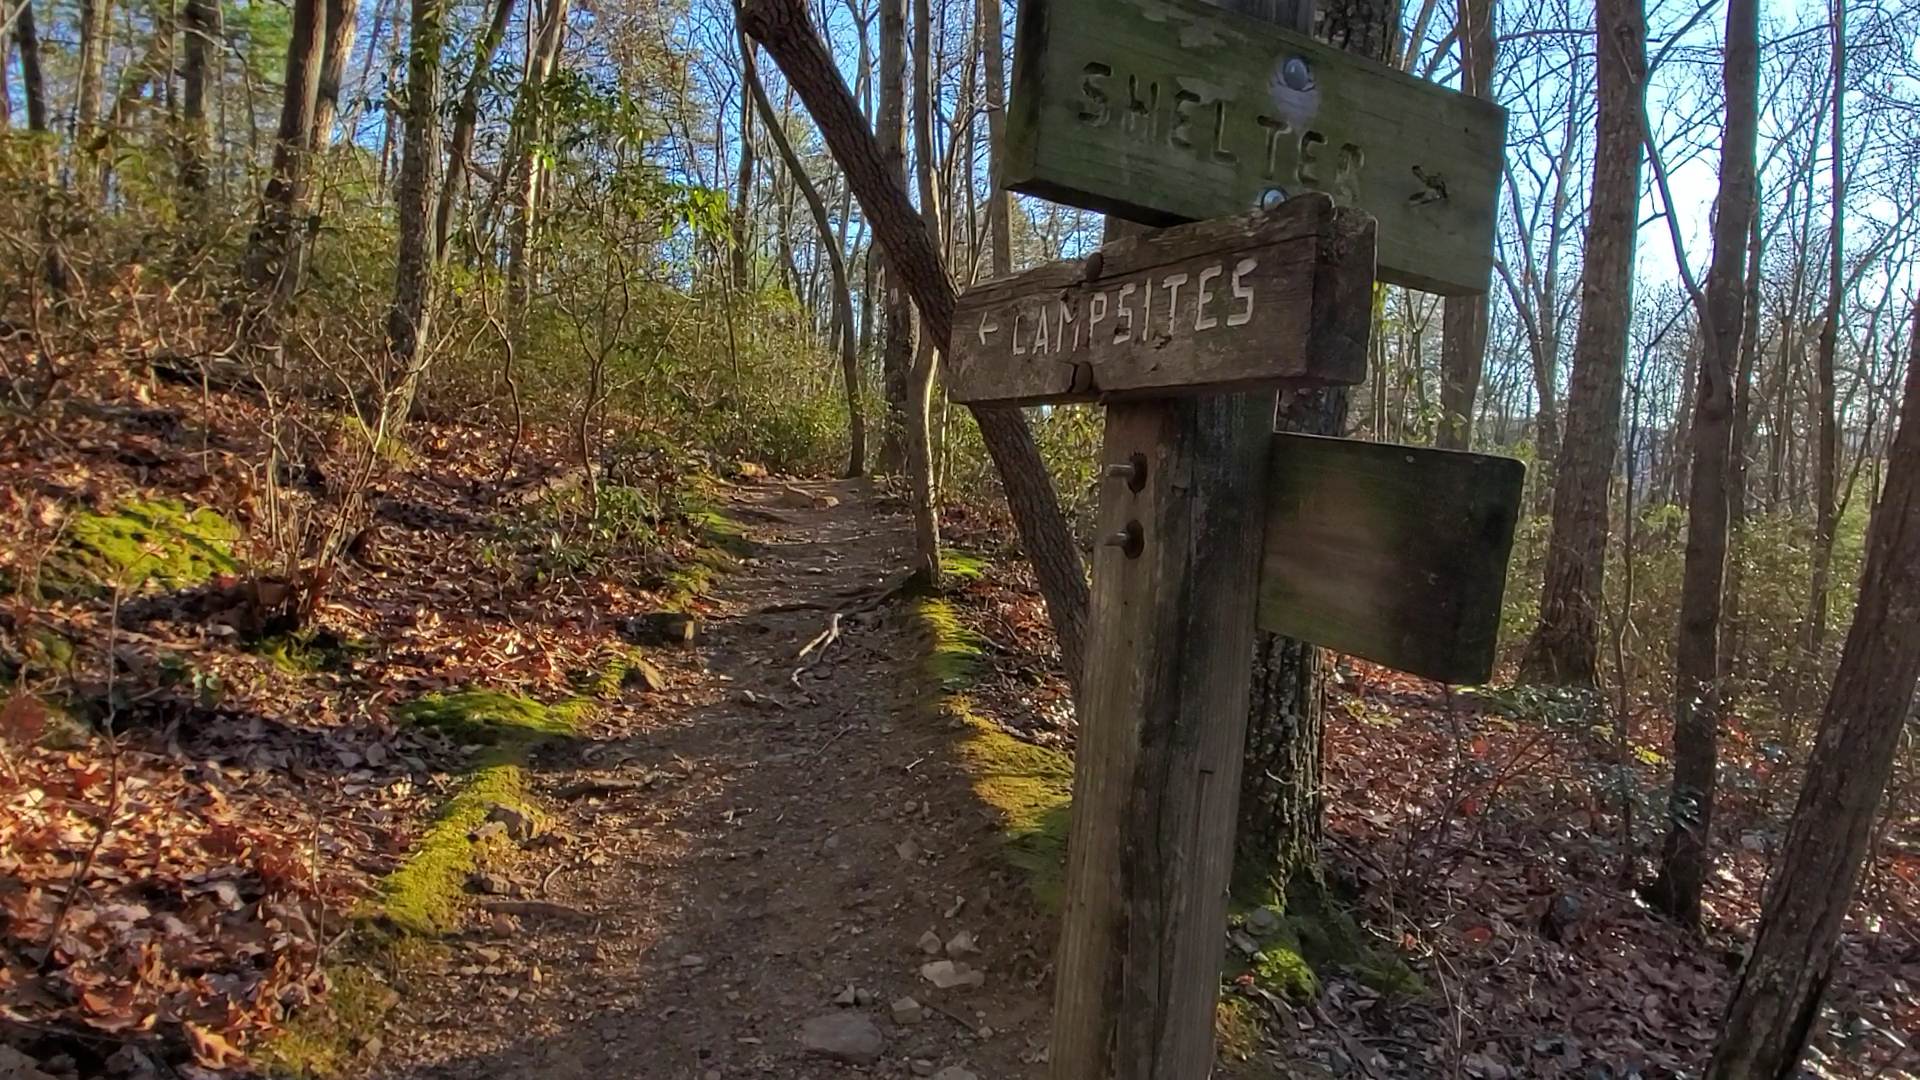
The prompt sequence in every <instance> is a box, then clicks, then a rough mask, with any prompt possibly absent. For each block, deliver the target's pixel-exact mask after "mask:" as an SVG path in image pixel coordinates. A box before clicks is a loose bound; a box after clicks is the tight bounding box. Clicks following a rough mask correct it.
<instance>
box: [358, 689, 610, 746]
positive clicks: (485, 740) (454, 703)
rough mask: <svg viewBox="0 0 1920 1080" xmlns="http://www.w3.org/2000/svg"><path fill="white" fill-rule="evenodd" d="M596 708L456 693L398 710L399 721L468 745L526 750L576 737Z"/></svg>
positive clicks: (431, 696)
mask: <svg viewBox="0 0 1920 1080" xmlns="http://www.w3.org/2000/svg"><path fill="white" fill-rule="evenodd" d="M592 708H593V705H592V703H591V702H588V701H584V700H581V699H579V698H573V699H570V700H567V701H562V702H560V703H558V704H555V705H547V704H544V703H542V702H539V701H535V700H534V699H532V698H530V697H525V696H522V695H520V694H511V693H506V692H504V691H500V690H480V689H473V690H454V691H450V692H448V693H444V694H427V695H426V696H424V697H419V698H415V699H414V700H412V701H409V702H407V703H406V704H405V705H402V706H400V707H399V708H398V709H395V710H394V719H396V720H398V721H400V722H401V723H403V724H417V725H419V726H421V727H430V728H433V729H435V730H438V731H444V732H446V733H447V734H448V735H449V736H451V737H452V738H455V739H458V740H460V741H462V742H465V743H468V744H473V745H479V746H493V747H524V746H526V745H529V744H531V743H534V742H537V741H539V740H541V739H550V738H556V737H561V736H566V735H571V734H573V733H574V731H575V730H577V729H578V728H579V726H580V724H581V722H582V721H584V720H585V719H586V716H587V714H588V713H589V712H590V711H591V710H592Z"/></svg>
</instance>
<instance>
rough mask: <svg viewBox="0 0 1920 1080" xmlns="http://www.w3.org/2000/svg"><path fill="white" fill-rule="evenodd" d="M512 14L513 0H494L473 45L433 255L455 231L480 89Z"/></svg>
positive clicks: (442, 253)
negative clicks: (476, 41)
mask: <svg viewBox="0 0 1920 1080" xmlns="http://www.w3.org/2000/svg"><path fill="white" fill-rule="evenodd" d="M512 18H513V0H494V2H493V18H492V19H490V20H488V22H487V28H486V31H485V32H484V33H482V34H481V35H480V40H479V42H478V43H477V44H476V45H475V46H474V49H473V70H472V71H471V72H469V73H468V74H467V86H466V89H465V90H464V91H462V92H461V94H460V105H459V107H458V108H456V109H455V110H454V113H453V136H452V138H450V139H449V140H448V141H447V172H446V178H445V179H444V180H442V181H441V184H440V198H439V201H438V202H437V203H436V204H435V206H434V211H433V257H434V260H435V261H436V262H442V261H445V259H446V257H447V239H448V237H449V236H450V235H451V233H452V231H453V210H454V206H455V204H456V203H458V202H459V201H460V194H461V188H462V186H464V184H465V183H466V179H467V165H468V162H467V159H468V157H470V156H471V155H472V153H473V133H474V129H475V128H476V127H478V126H479V123H480V89H481V87H483V86H485V85H486V80H487V73H488V72H489V71H490V70H491V69H492V67H493V54H494V53H496V52H498V51H499V49H500V42H501V40H502V39H504V38H505V37H506V36H507V23H508V22H509V21H511V20H512Z"/></svg>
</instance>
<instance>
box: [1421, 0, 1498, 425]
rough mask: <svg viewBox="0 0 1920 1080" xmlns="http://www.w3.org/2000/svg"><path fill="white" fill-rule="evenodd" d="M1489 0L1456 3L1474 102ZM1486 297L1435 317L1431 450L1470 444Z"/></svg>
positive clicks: (1483, 94) (1488, 51) (1489, 82)
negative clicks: (1436, 410) (1436, 398)
mask: <svg viewBox="0 0 1920 1080" xmlns="http://www.w3.org/2000/svg"><path fill="white" fill-rule="evenodd" d="M1494 3H1495V0H1461V2H1460V16H1459V24H1460V25H1459V26H1458V27H1456V28H1455V30H1454V33H1455V35H1456V36H1457V37H1458V38H1459V42H1460V52H1461V56H1462V61H1461V65H1460V89H1461V90H1463V91H1465V92H1466V93H1469V94H1472V95H1473V96H1475V97H1480V98H1489V99H1490V98H1491V97H1492V94H1493V65H1494V54H1495V48H1496V46H1495V42H1494V37H1493V8H1494ZM1489 306H1490V305H1489V301H1488V297H1487V296H1486V295H1485V294H1484V293H1483V294H1480V295H1477V296H1449V297H1447V299H1446V302H1445V309H1444V312H1443V314H1442V316H1441V322H1442V327H1441V332H1440V430H1439V433H1438V435H1437V437H1436V438H1435V440H1434V442H1435V445H1437V446H1439V447H1441V448H1443V449H1452V450H1465V449H1467V448H1468V447H1469V446H1471V445H1472V444H1473V399H1474V396H1475V395H1476V394H1477V393H1478V392H1479V390H1480V372H1481V366H1482V365H1483V364H1484V362H1485V360H1486V355H1487V316H1488V311H1489Z"/></svg>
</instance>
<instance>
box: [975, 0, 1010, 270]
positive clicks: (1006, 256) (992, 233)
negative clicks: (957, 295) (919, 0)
mask: <svg viewBox="0 0 1920 1080" xmlns="http://www.w3.org/2000/svg"><path fill="white" fill-rule="evenodd" d="M979 4H980V37H981V39H982V41H983V42H984V44H985V48H984V49H983V50H982V51H983V53H984V56H983V57H982V60H983V61H984V63H985V64H986V68H987V71H986V85H987V102H986V104H987V234H988V236H989V238H990V239H991V240H992V246H993V276H994V277H1006V276H1007V275H1008V274H1011V273H1013V226H1012V220H1011V219H1012V215H1011V214H1010V213H1009V211H1010V210H1011V209H1012V208H1011V206H1009V202H1010V200H1009V199H1008V197H1007V192H1006V189H1005V188H1004V187H1002V186H1001V184H1002V174H1003V171H1004V170H1003V165H1002V162H1003V161H1004V160H1005V158H1006V143H1007V135H1006V131H1007V64H1006V58H1005V56H1004V55H1003V54H1004V52H1005V51H1006V50H1005V45H1004V40H1005V38H1006V29H1005V27H1003V26H1002V25H1001V15H1000V0H979Z"/></svg>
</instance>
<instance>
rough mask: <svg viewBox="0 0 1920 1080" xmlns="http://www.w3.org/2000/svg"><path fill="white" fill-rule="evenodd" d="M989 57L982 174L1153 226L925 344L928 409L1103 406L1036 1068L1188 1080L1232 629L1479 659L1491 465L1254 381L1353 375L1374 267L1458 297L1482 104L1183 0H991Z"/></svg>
mask: <svg viewBox="0 0 1920 1080" xmlns="http://www.w3.org/2000/svg"><path fill="white" fill-rule="evenodd" d="M1221 2H1222V3H1223V4H1228V5H1231V6H1234V7H1237V8H1242V9H1246V10H1252V11H1256V12H1257V13H1259V14H1262V15H1267V16H1270V17H1272V18H1273V19H1275V20H1277V21H1284V22H1286V23H1287V24H1288V25H1290V26H1292V27H1295V28H1300V27H1305V26H1306V25H1308V24H1309V23H1310V19H1309V18H1308V12H1309V10H1310V6H1311V5H1310V0H1291V2H1289V0H1221ZM1014 70H1015V80H1014V92H1013V98H1012V101H1011V102H1010V103H1009V124H1008V129H1007V131H1008V144H1007V150H1008V153H1007V163H1006V173H1005V175H1006V177H1007V186H1009V187H1011V188H1013V189H1015V190H1018V191H1025V192H1028V193H1031V194H1036V195H1041V196H1044V197H1047V198H1052V199H1056V200H1059V201H1061V202H1067V203H1072V204H1074V205H1078V206H1083V207H1089V208H1092V209H1097V210H1102V211H1106V212H1108V213H1109V214H1110V215H1117V216H1119V217H1121V218H1125V219H1127V220H1129V221H1135V222H1141V223H1145V224H1148V225H1157V226H1170V227H1168V228H1165V229H1163V230H1162V231H1160V232H1157V233H1144V234H1139V235H1132V236H1126V237H1124V238H1119V239H1115V240H1114V242H1112V243H1109V244H1107V245H1105V246H1104V247H1103V248H1102V249H1101V250H1100V251H1099V252H1097V253H1095V254H1094V255H1092V256H1089V257H1088V258H1086V259H1082V260H1076V261H1072V262H1062V263H1056V264H1054V265H1051V266H1046V267H1041V268H1039V269H1036V270H1033V271H1031V272H1029V273H1026V274H1022V275H1019V276H1017V277H1013V278H1007V279H1003V280H1000V281H994V282H988V283H986V284H983V285H979V286H976V287H974V288H972V289H970V290H968V292H967V293H966V294H965V295H964V296H962V297H961V298H960V301H959V304H958V306H957V308H956V309H955V311H954V321H953V331H952V337H951V340H950V341H949V343H948V352H949V355H948V365H949V379H948V392H949V395H950V396H951V397H952V399H953V400H955V401H957V402H963V403H968V404H975V405H1002V406H1009V405H1032V404H1049V403H1059V402H1073V401H1098V402H1101V403H1103V404H1105V405H1106V406H1107V410H1106V433H1105V438H1104V442H1103V446H1102V453H1103V455H1104V465H1103V473H1102V475H1103V484H1102V487H1101V491H1100V543H1099V546H1098V547H1097V548H1096V549H1095V554H1094V559H1093V589H1092V596H1091V604H1090V607H1089V610H1088V624H1087V629H1088V642H1087V655H1086V669H1085V671H1084V672H1083V673H1082V679H1081V696H1080V701H1079V702H1078V706H1079V708H1078V712H1079V718H1080V733H1079V741H1078V746H1077V748H1076V753H1075V766H1074V784H1073V804H1072V806H1073V810H1072V824H1071V829H1070V833H1069V837H1068V846H1067V882H1066V898H1065V904H1064V906H1065V911H1064V913H1063V919H1062V931H1061V942H1060V949H1059V953H1058V956H1057V958H1056V962H1055V971H1054V979H1055V997H1054V1017H1053V1033H1052V1043H1051V1048H1050V1058H1049V1060H1050V1061H1051V1072H1050V1076H1051V1080H1202V1078H1204V1077H1206V1076H1208V1075H1209V1074H1210V1072H1211V1071H1212V1067H1213V1060H1214V1051H1213V1022H1214V1009H1215V1005H1216V1002H1217V1000H1218V994H1219V981H1220V973H1221V966H1222V939H1223V938H1224V936H1225V932H1226V906H1227V904H1226V899H1227V898H1226V890H1227V884H1228V881H1229V878H1230V875H1231V871H1232V860H1233V833H1234V826H1235V822H1236V809H1237V803H1238V800H1239V791H1240V769H1241V761H1240V758H1241V754H1242V751H1243V746H1244V742H1245V735H1246V722H1247V710H1248V704H1249V702H1248V696H1249V690H1250V683H1251V675H1252V657H1253V644H1254V637H1255V626H1256V623H1257V624H1258V625H1260V626H1264V627H1266V628H1268V629H1271V630H1273V631H1275V632H1279V633H1285V634H1287V635H1290V636H1295V637H1299V638H1302V639H1304V640H1308V641H1312V642H1315V643H1317V644H1321V645H1326V646H1331V647H1334V648H1339V649H1342V650H1344V651H1348V652H1352V653H1354V654H1356V655H1359V656H1363V657H1367V658H1369V659H1373V660H1377V661H1379V662H1381V663H1385V664H1389V665H1393V666H1396V667H1400V668H1403V669H1405V670H1408V671H1413V672H1417V673H1420V674H1424V675H1428V676H1431V677H1433V678H1439V679H1447V680H1463V681H1464V680H1471V681H1479V680H1483V679H1484V678H1485V677H1486V676H1487V674H1488V671H1489V669H1490V668H1491V666H1492V657H1493V644H1494V633H1495V630H1496V627H1497V623H1498V615H1499V603H1500V589H1501V585H1502V582H1503V577H1504V570H1505V566H1506V560H1507V554H1508V550H1509V547H1510V545H1511V543H1512V538H1513V528H1514V522H1515V520H1516V517H1517V512H1518V506H1519V490H1520V488H1519V481H1520V472H1521V470H1520V466H1519V464H1518V463H1517V462H1511V461H1506V460H1503V459H1495V458H1488V457H1484V456H1480V455H1473V454H1458V453H1447V452H1441V451H1432V450H1424V449H1417V448H1411V447H1396V446H1384V445H1378V444H1366V443H1358V442H1353V441H1350V440H1344V439H1316V438H1309V437H1302V436H1285V435H1276V434H1274V432H1273V424H1274V415H1275V397H1274V394H1273V393H1272V392H1271V391H1273V390H1281V389H1286V388H1298V387H1308V386H1328V385H1346V384H1353V383H1358V382H1360V381H1361V380H1362V379H1363V378H1364V376H1365V374H1366V357H1367V344H1368V336H1369V334H1370V332H1371V327H1372V311H1373V289H1374V284H1375V281H1376V279H1379V280H1386V281H1390V282H1396V283H1400V284H1406V285H1411V286H1414V287H1418V288H1422V289H1427V290H1429V291H1435V292H1443V293H1476V292H1483V291H1485V289H1486V286H1487V279H1488V274H1489V271H1490V267H1491V260H1492V250H1493V227H1494V195H1495V191H1496V189H1497V180H1498V177H1499V174H1500V169H1501V161H1500V154H1501V150H1502V142H1503V138H1504V128H1505V119H1504V114H1503V113H1501V112H1500V110H1499V109H1497V108H1495V107H1494V106H1492V105H1489V104H1486V103H1484V102H1480V101H1476V100H1474V99H1471V98H1468V97H1464V96H1462V95H1460V94H1456V93H1454V92H1452V91H1450V90H1445V89H1443V88H1440V87H1437V86H1433V85H1430V84H1427V83H1423V82H1420V81H1419V80H1416V79H1412V78H1410V77H1408V76H1406V75H1404V74H1402V73H1399V72H1395V71H1391V70H1389V69H1387V68H1385V67H1382V66H1381V65H1378V64H1372V63H1368V62H1366V61H1364V60H1360V59H1357V58H1355V57H1353V56H1350V55H1348V54H1345V53H1342V52H1339V51H1337V50H1334V49H1331V48H1328V47H1326V46H1324V45H1322V44H1319V43H1317V42H1315V41H1313V40H1312V39H1310V38H1307V37H1305V36H1304V35H1302V34H1298V33H1293V32H1291V31H1289V30H1284V29H1280V28H1278V27H1276V26H1274V25H1270V24H1268V23H1264V22H1261V21H1259V20H1257V19H1253V18H1248V17H1245V16H1242V15H1236V14H1232V13H1229V12H1227V11H1225V10H1222V8H1219V7H1214V6H1210V5H1208V4H1204V3H1200V2H1199V0H1021V6H1020V21H1019V27H1018V31H1017V38H1016V53H1015V57H1014ZM1254 211H1258V212H1257V213H1255V212H1254ZM1197 219H1206V220H1197ZM1196 220H1197V223H1195V224H1181V223H1183V222H1195V221H1196ZM1260 391H1264V392H1260Z"/></svg>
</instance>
